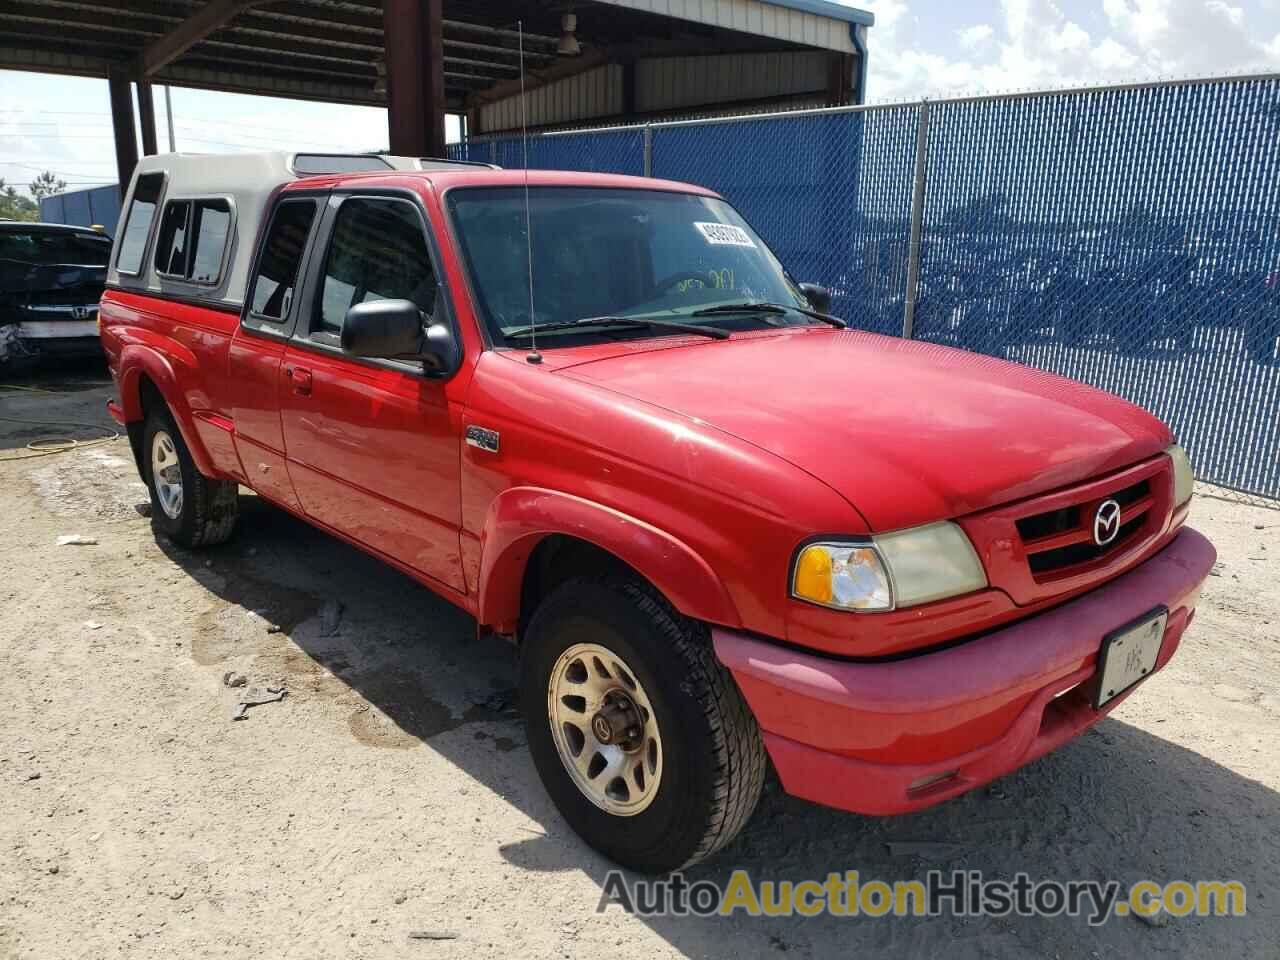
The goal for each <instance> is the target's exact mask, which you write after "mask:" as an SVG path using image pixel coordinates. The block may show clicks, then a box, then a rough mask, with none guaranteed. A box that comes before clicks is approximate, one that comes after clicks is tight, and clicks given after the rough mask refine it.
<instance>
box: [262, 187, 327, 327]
mask: <svg viewBox="0 0 1280 960" xmlns="http://www.w3.org/2000/svg"><path fill="white" fill-rule="evenodd" d="M315 216H316V204H315V201H314V200H285V201H283V202H281V203H280V204H279V205H278V206H277V207H276V210H275V215H274V216H273V217H272V219H271V228H270V229H269V230H268V231H267V236H266V240H265V241H264V243H263V247H262V252H261V254H260V255H259V259H258V275H257V277H256V278H255V279H254V282H253V288H252V291H251V293H250V300H249V304H250V306H249V309H250V311H251V312H252V313H253V314H254V315H255V316H257V317H259V318H261V319H264V320H268V321H271V322H274V323H280V322H281V321H283V320H284V319H285V317H287V316H288V315H289V305H290V304H291V303H292V302H293V295H294V290H295V289H296V287H297V285H298V268H299V267H300V266H301V263H302V252H303V250H305V249H306V246H307V237H308V235H309V234H310V233H311V221H312V220H314V219H315Z"/></svg>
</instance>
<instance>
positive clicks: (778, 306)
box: [689, 300, 849, 330]
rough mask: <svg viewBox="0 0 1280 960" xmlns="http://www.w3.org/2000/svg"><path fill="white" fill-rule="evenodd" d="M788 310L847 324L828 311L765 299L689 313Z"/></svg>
mask: <svg viewBox="0 0 1280 960" xmlns="http://www.w3.org/2000/svg"><path fill="white" fill-rule="evenodd" d="M789 310H794V311H795V312H796V313H802V314H804V315H805V316H806V317H813V319H815V320H821V321H822V322H823V323H829V324H831V326H833V327H837V328H839V329H841V330H843V329H845V328H846V327H848V326H849V324H847V323H845V322H844V321H843V320H841V319H840V318H839V317H833V316H832V315H831V314H829V313H823V312H821V311H820V310H810V309H808V308H807V307H796V306H790V305H788V304H785V303H769V302H768V301H766V300H751V301H748V302H746V303H719V304H716V305H715V306H714V307H703V308H702V309H701V310H695V311H693V313H691V314H689V316H691V317H710V316H714V315H715V314H718V313H770V314H783V313H786V312H788V311H789Z"/></svg>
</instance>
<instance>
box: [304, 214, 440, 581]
mask: <svg viewBox="0 0 1280 960" xmlns="http://www.w3.org/2000/svg"><path fill="white" fill-rule="evenodd" d="M427 229H428V227H427V215H426V212H425V211H424V210H423V209H422V207H421V205H420V204H419V203H418V202H417V200H416V199H411V198H410V197H408V196H401V195H394V196H392V195H368V196H362V195H355V194H335V195H333V196H332V197H331V198H330V200H329V206H328V209H327V210H326V212H325V216H324V221H323V222H322V224H321V228H320V236H319V238H318V242H317V253H318V255H317V256H316V257H315V258H313V259H314V260H315V263H314V264H313V265H312V267H311V269H310V270H309V273H310V276H309V277H308V284H307V293H306V300H305V301H304V303H303V304H302V305H301V311H300V315H299V318H298V325H297V330H296V332H295V334H294V337H293V338H292V340H291V341H290V343H289V345H288V347H287V349H286V351H285V357H284V362H283V364H282V365H281V378H282V381H281V386H280V396H281V403H280V406H281V422H282V424H283V429H284V443H285V453H286V457H287V459H288V464H289V475H290V477H291V478H292V479H293V484H294V487H295V489H296V490H297V493H298V499H299V500H300V501H301V504H302V508H303V510H304V511H305V512H306V513H307V514H308V515H309V516H311V517H313V518H315V519H316V520H318V521H319V522H321V523H322V524H325V525H327V526H329V527H332V528H333V529H334V530H337V531H339V532H341V533H343V534H345V535H347V536H349V537H351V538H352V539H354V540H357V541H359V542H360V543H362V544H363V545H365V546H366V547H368V548H370V549H372V550H373V551H375V552H377V553H380V554H383V555H384V556H387V557H389V558H390V559H392V560H395V561H398V562H399V563H401V564H403V565H405V566H407V567H410V568H412V569H413V570H414V571H417V572H420V573H423V574H426V575H428V576H430V577H432V578H433V579H435V580H438V581H440V582H441V583H443V584H446V585H448V586H450V587H453V588H454V589H456V590H463V589H464V584H463V579H462V566H461V559H460V553H459V540H458V531H459V525H460V522H461V502H460V485H459V467H460V449H459V439H458V427H457V423H456V422H455V419H456V418H455V417H454V416H453V414H452V412H451V411H450V408H449V405H448V402H447V400H446V397H445V391H444V382H443V381H442V380H438V379H432V378H430V377H428V376H426V375H425V374H424V373H423V370H422V366H421V364H413V363H408V362H400V361H394V360H370V359H361V358H358V357H353V356H350V355H349V354H346V353H344V352H343V350H342V347H341V336H342V324H343V321H344V319H345V316H346V312H347V310H348V308H350V307H351V306H352V305H354V304H356V303H361V302H366V301H369V300H386V299H407V300H412V301H414V302H415V303H416V304H418V307H419V309H420V310H421V311H422V314H423V322H424V323H429V322H430V319H431V318H432V316H433V315H434V314H435V311H437V310H440V311H444V310H446V309H447V308H446V306H445V304H446V300H447V298H446V297H443V296H438V295H437V294H438V289H437V279H436V278H437V277H438V276H439V274H438V272H437V271H436V268H435V264H434V262H433V258H432V253H431V249H430V244H429V243H428V242H427ZM440 319H447V318H444V317H441V318H440Z"/></svg>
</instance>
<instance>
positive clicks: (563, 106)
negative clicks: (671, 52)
mask: <svg viewBox="0 0 1280 960" xmlns="http://www.w3.org/2000/svg"><path fill="white" fill-rule="evenodd" d="M830 57H831V55H830V54H828V53H826V52H825V51H822V50H800V51H794V52H775V53H726V54H720V55H711V56H694V57H653V58H649V59H644V60H638V61H637V62H636V68H635V85H636V88H635V109H636V111H637V112H639V113H654V112H658V111H664V110H690V109H694V108H697V107H702V106H714V105H715V104H720V103H732V102H738V103H746V102H750V101H754V100H767V99H771V98H775V97H800V96H803V95H805V94H812V95H813V101H812V102H814V103H821V102H823V98H824V97H825V95H826V90H827V79H828V77H827V69H828V64H829V62H830ZM622 83H623V80H622V67H621V66H618V65H616V64H612V65H609V66H602V67H598V68H596V69H595V70H588V71H587V72H585V73H581V74H578V75H577V76H574V77H567V78H566V79H564V80H558V81H556V82H555V83H549V84H547V85H546V86H543V87H537V88H536V89H533V90H530V91H529V94H528V96H529V126H531V127H547V126H559V125H562V124H572V123H579V122H582V121H589V120H600V119H604V118H608V117H611V118H615V119H616V118H618V117H619V116H620V115H621V114H622V111H623V98H622ZM479 121H480V122H479V125H478V129H477V130H475V131H474V132H475V133H486V132H490V131H498V130H515V129H518V128H519V126H520V98H519V96H515V97H508V98H507V99H505V100H499V101H497V102H496V103H491V104H487V105H485V106H483V107H481V108H480V115H479Z"/></svg>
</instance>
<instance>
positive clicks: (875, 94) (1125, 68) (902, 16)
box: [0, 0, 1280, 189]
mask: <svg viewBox="0 0 1280 960" xmlns="http://www.w3.org/2000/svg"><path fill="white" fill-rule="evenodd" d="M852 5H853V6H857V7H860V8H862V9H865V10H870V11H872V12H873V13H874V14H875V15H876V25H875V26H874V27H872V28H871V30H870V32H869V36H868V47H869V51H870V56H869V61H868V67H869V76H868V81H867V89H868V100H869V101H870V102H873V103H879V102H892V101H898V100H915V99H919V98H921V97H926V96H927V97H932V98H935V99H936V98H941V97H947V96H961V95H965V94H972V93H998V92H1006V91H1011V90H1031V89H1046V88H1057V87H1075V86H1089V85H1095V84H1103V83H1115V82H1127V81H1131V80H1147V79H1156V78H1172V77H1199V76H1221V75H1225V74H1239V73H1256V72H1271V71H1274V72H1280V0H1057V2H1053V0H862V2H854V3H853V4H852ZM172 99H173V114H174V138H175V142H176V144H177V147H178V149H179V150H188V151H196V152H205V153H224V152H232V151H237V150H240V151H243V150H270V149H314V150H321V151H325V150H327V151H343V150H374V149H380V148H385V146H386V144H387V136H386V112H385V111H384V110H382V109H380V108H372V107H344V106H338V105H330V104H318V103H306V102H300V101H289V100H279V99H274V98H270V97H248V96H243V95H238V94H228V93H213V92H209V91H202V90H187V89H182V88H176V87H175V88H174V89H173V90H172ZM110 116H111V114H110V108H109V106H108V102H107V84H106V81H105V80H90V79H84V78H78V77H60V76H53V75H49V74H34V73H17V72H13V71H4V70H0V178H3V179H4V180H5V181H6V182H7V183H10V184H13V185H16V186H18V187H19V189H23V188H24V187H25V185H26V184H27V183H29V182H30V180H31V179H33V178H34V177H35V176H36V175H37V174H38V173H39V172H40V171H42V170H46V169H50V170H53V171H54V172H55V173H57V174H58V175H59V176H60V177H61V178H62V179H64V180H66V181H67V186H68V189H76V188H80V187H85V186H93V185H98V184H104V183H111V182H114V180H115V155H114V148H113V146H112V139H111V121H110ZM156 122H157V128H158V129H157V137H158V139H159V141H160V144H161V149H164V148H165V147H164V145H165V144H166V143H167V140H168V128H167V125H166V122H165V117H164V98H163V95H162V94H161V91H160V89H159V88H157V89H156ZM448 133H449V135H450V136H449V138H450V139H454V138H456V135H457V128H456V124H453V123H451V124H450V126H449V130H448Z"/></svg>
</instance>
